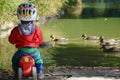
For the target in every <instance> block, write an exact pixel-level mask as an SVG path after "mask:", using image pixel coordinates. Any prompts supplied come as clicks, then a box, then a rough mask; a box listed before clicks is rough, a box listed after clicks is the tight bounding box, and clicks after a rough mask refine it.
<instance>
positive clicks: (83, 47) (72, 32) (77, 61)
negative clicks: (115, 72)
mask: <svg viewBox="0 0 120 80" xmlns="http://www.w3.org/2000/svg"><path fill="white" fill-rule="evenodd" d="M119 21H120V18H108V20H107V21H105V20H104V18H94V19H59V20H55V21H49V22H47V23H45V24H44V25H41V26H40V28H41V29H42V32H43V35H44V40H45V41H50V38H49V36H50V35H51V34H54V35H55V36H56V37H68V38H69V41H68V44H66V45H59V44H57V45H55V47H54V48H50V49H40V51H41V55H42V58H43V60H44V66H109V67H119V66H120V53H111V54H109V53H103V52H102V50H100V49H99V48H100V45H99V41H84V40H83V39H82V38H81V35H82V34H83V33H85V34H87V35H96V36H104V37H105V39H109V38H115V39H120V36H119V33H120V32H119V30H120V27H119V25H120V22H119ZM0 43H1V44H2V45H3V47H0V58H1V60H0V68H9V69H10V68H11V58H12V55H13V54H14V52H15V51H16V49H15V47H14V46H13V45H11V44H10V43H9V42H8V41H7V38H6V39H0ZM118 46H119V45H118Z"/></svg>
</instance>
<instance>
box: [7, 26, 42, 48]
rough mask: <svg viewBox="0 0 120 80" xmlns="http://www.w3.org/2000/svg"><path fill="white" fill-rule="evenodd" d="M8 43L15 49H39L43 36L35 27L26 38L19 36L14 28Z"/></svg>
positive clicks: (16, 28)
mask: <svg viewBox="0 0 120 80" xmlns="http://www.w3.org/2000/svg"><path fill="white" fill-rule="evenodd" d="M9 42H10V43H12V44H15V46H16V48H22V47H39V45H40V44H42V43H43V35H42V32H41V30H40V29H39V28H38V27H37V26H35V29H34V31H33V33H32V34H31V35H27V36H26V35H22V34H20V33H19V30H18V27H15V28H14V29H13V30H12V31H11V34H10V36H9Z"/></svg>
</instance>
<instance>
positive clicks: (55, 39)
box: [50, 35, 68, 42]
mask: <svg viewBox="0 0 120 80" xmlns="http://www.w3.org/2000/svg"><path fill="white" fill-rule="evenodd" d="M50 38H51V41H54V42H66V41H68V38H65V37H60V38H55V36H54V35H50Z"/></svg>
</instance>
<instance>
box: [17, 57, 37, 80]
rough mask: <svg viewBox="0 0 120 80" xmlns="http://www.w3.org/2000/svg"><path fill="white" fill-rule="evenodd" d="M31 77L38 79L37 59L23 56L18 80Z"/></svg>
mask: <svg viewBox="0 0 120 80" xmlns="http://www.w3.org/2000/svg"><path fill="white" fill-rule="evenodd" d="M30 77H32V80H37V70H36V67H35V61H34V59H33V58H32V57H31V56H22V57H21V59H20V60H19V68H18V80H24V78H28V79H29V78H30Z"/></svg>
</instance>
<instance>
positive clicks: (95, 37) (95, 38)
mask: <svg viewBox="0 0 120 80" xmlns="http://www.w3.org/2000/svg"><path fill="white" fill-rule="evenodd" d="M82 38H83V40H99V37H98V36H87V35H86V34H82Z"/></svg>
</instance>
